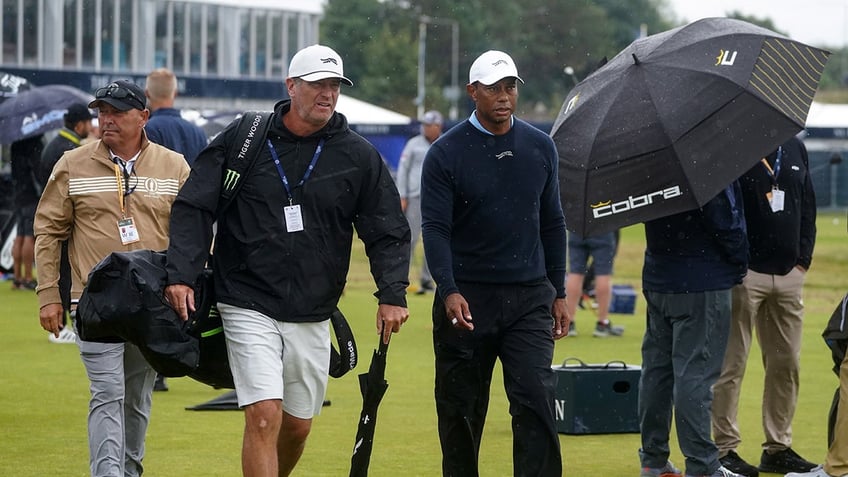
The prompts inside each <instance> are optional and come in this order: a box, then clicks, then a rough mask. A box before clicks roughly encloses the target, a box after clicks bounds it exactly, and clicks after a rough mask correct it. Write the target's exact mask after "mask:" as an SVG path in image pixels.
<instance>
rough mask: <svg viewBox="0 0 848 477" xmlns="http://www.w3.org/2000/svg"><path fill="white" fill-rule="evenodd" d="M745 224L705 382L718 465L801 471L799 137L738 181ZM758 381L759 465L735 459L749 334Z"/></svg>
mask: <svg viewBox="0 0 848 477" xmlns="http://www.w3.org/2000/svg"><path fill="white" fill-rule="evenodd" d="M739 184H740V185H741V186H742V196H743V198H744V200H745V220H746V222H747V223H748V247H749V248H748V251H749V253H748V255H749V261H748V273H747V275H745V279H744V280H743V281H742V284H741V285H738V286H736V287H734V288H733V320H732V322H731V326H730V337H729V338H728V342H727V353H726V354H725V356H724V365H723V366H722V371H721V376H720V377H719V379H718V381H716V384H715V386H714V387H713V393H714V395H715V397H714V398H713V436H714V438H715V442H716V445H717V446H718V449H719V455H720V456H721V461H722V464H724V466H725V467H727V468H728V469H730V470H732V471H734V472H736V473H738V474H740V475H744V476H746V477H756V476H757V475H759V472H775V473H781V474H783V473H786V472H807V471H809V470H810V469H812V468H814V467H815V466H816V465H815V464H814V463H812V462H809V461H807V460H806V459H804V458H803V457H801V456H799V455H798V454H796V453H795V451H793V450H792V418H793V416H794V415H795V407H796V405H797V403H798V384H799V380H798V372H799V368H800V364H801V363H800V361H801V338H802V336H803V331H804V330H803V326H804V302H803V300H802V299H801V293H802V289H803V287H804V278H805V276H806V273H807V270H808V269H809V268H810V263H811V262H812V260H813V248H814V246H815V243H816V196H815V192H814V191H813V182H812V180H811V179H810V172H809V160H808V158H807V149H806V148H805V147H804V143H802V142H801V140H799V139H798V138H796V137H793V138H791V139H790V140H788V141H786V142H785V143H783V144H782V145H781V146H780V147H778V148H777V150H775V151H773V152H772V153H771V154H769V155H768V156H767V157H764V158H763V159H762V161H761V162H760V163H759V164H757V165H755V166H754V167H752V168H751V169H750V170H749V171H748V172H746V173H745V174H744V175H743V176H742V177H741V178H740V179H739ZM753 331H756V333H757V341H758V342H759V343H760V352H761V354H762V362H763V368H764V371H765V383H764V392H763V400H762V417H763V419H762V425H763V433H764V434H765V441H764V442H763V444H762V447H763V452H762V456H761V457H760V466H759V469H757V467H754V466H753V465H751V464H748V463H747V462H745V460H744V459H742V458H741V457H739V455H738V454H737V453H736V449H737V448H738V447H739V444H741V443H742V436H741V433H740V432H739V423H738V421H737V412H738V410H739V395H740V392H741V390H742V378H743V377H744V375H745V368H746V365H747V362H748V352H749V351H750V349H751V337H752V332H753Z"/></svg>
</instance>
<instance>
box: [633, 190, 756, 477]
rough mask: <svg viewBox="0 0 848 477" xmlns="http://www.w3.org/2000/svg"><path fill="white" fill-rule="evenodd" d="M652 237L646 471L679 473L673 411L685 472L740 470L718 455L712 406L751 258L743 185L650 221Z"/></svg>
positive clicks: (646, 275) (647, 285) (645, 282)
mask: <svg viewBox="0 0 848 477" xmlns="http://www.w3.org/2000/svg"><path fill="white" fill-rule="evenodd" d="M645 238H646V241H647V248H646V250H645V263H644V266H643V268H642V288H643V291H644V294H645V299H646V301H647V303H648V311H647V315H648V316H647V327H646V330H645V337H644V339H643V341H642V375H641V379H640V383H639V389H640V394H639V422H640V426H639V427H640V432H641V434H642V448H641V449H640V450H639V456H640V459H641V462H642V468H643V470H642V476H643V477H659V476H679V475H680V474H679V472H674V471H673V466H671V464H670V463H669V462H668V454H669V448H668V441H669V432H670V430H671V416H672V411H673V414H674V419H675V423H676V427H677V437H678V439H677V440H678V443H679V444H680V448H681V451H682V452H683V455H684V456H686V475H687V476H710V477H738V474H735V473H733V472H731V471H729V470H727V469H726V468H724V467H723V466H721V463H720V462H719V459H718V448H717V447H716V445H715V443H714V442H713V440H712V439H711V437H710V430H711V428H710V425H711V416H710V405H711V401H712V390H711V387H712V385H713V384H714V383H715V382H716V380H717V379H718V376H719V373H720V372H721V365H722V361H723V358H724V351H725V348H726V346H727V336H728V333H729V329H730V318H731V310H730V299H731V289H732V288H733V286H734V285H736V284H738V283H740V282H741V281H742V277H743V276H745V271H746V269H747V265H748V260H747V254H748V240H747V236H746V234H745V216H744V212H743V209H742V194H741V191H740V188H739V184H738V183H737V182H734V183H733V184H731V185H730V186H728V187H727V188H726V189H725V190H724V191H722V192H720V193H719V194H718V195H717V196H716V197H715V198H713V199H712V200H711V201H709V202H708V203H707V204H706V205H704V206H703V207H701V208H699V209H695V210H691V211H688V212H682V213H679V214H675V215H671V216H668V217H664V218H660V219H655V220H651V221H648V222H646V223H645Z"/></svg>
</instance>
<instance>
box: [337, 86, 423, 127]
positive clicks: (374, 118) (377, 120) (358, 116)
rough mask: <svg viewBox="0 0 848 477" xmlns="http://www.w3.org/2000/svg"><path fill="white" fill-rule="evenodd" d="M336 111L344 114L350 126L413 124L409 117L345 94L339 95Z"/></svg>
mask: <svg viewBox="0 0 848 477" xmlns="http://www.w3.org/2000/svg"><path fill="white" fill-rule="evenodd" d="M336 111H338V112H340V113H342V114H344V115H345V117H347V122H348V123H350V124H384V125H393V124H409V123H411V122H412V119H411V118H410V117H409V116H404V115H403V114H400V113H396V112H394V111H392V110H390V109H386V108H381V107H380V106H377V105H374V104H371V103H366V102H365V101H360V100H358V99H356V98H352V97H350V96H345V95H343V94H341V95H339V100H338V102H337V103H336Z"/></svg>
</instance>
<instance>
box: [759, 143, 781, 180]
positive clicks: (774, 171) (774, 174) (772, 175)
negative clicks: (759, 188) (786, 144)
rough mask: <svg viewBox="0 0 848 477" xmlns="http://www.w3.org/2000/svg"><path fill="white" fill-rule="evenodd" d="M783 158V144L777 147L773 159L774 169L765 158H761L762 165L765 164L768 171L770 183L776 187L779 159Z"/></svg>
mask: <svg viewBox="0 0 848 477" xmlns="http://www.w3.org/2000/svg"><path fill="white" fill-rule="evenodd" d="M782 158H783V146H780V147H778V148H777V158H776V159H775V160H774V169H772V168H771V166H770V165H769V163H768V161H767V160H766V158H765V157H764V158H762V159H761V161H762V163H763V165H764V166H766V170H767V171H768V173H769V177H770V178H771V183H772V184H773V185H774V186H775V187H776V186H777V176H779V175H780V159H782Z"/></svg>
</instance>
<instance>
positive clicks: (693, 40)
mask: <svg viewBox="0 0 848 477" xmlns="http://www.w3.org/2000/svg"><path fill="white" fill-rule="evenodd" d="M828 55H829V53H828V52H826V51H823V50H820V49H817V48H812V47H809V46H806V45H803V44H801V43H798V42H796V41H792V40H790V39H788V38H786V37H783V36H781V35H779V34H777V33H774V32H772V31H770V30H767V29H764V28H760V27H758V26H754V25H752V24H750V23H746V22H743V21H740V20H734V19H729V18H708V19H703V20H699V21H696V22H694V23H691V24H689V25H686V26H683V27H679V28H675V29H673V30H669V31H666V32H663V33H659V34H656V35H652V36H648V37H645V38H641V39H639V40H636V41H635V42H633V43H632V44H631V45H630V46H628V47H627V48H625V49H624V50H623V51H622V52H621V53H619V54H618V55H617V56H616V57H615V58H613V59H612V60H611V61H610V62H609V63H607V64H605V65H604V66H602V67H601V68H600V69H599V70H597V71H595V72H594V73H593V74H591V75H590V76H588V77H587V78H586V79H584V80H583V81H582V82H580V83H578V84H577V85H576V86H575V88H574V89H573V90H572V91H571V92H570V93H569V95H568V97H567V98H566V100H565V102H564V103H563V106H562V110H561V111H560V114H559V116H558V117H557V120H556V122H555V123H554V127H553V129H552V132H551V136H552V137H553V139H554V142H555V143H556V146H557V151H558V152H559V157H560V163H559V173H560V188H561V191H562V203H563V210H564V212H565V217H566V224H567V226H568V229H569V230H571V231H573V232H576V233H578V234H580V235H583V236H590V235H596V234H600V233H603V232H607V231H610V230H615V229H617V228H619V227H623V226H626V225H630V224H634V223H637V222H643V221H647V220H651V219H655V218H659V217H663V216H666V215H671V214H675V213H678V212H683V211H685V210H690V209H693V208H697V207H700V206H702V205H704V204H705V203H707V202H708V201H709V200H710V199H711V198H713V197H714V196H715V195H716V194H717V193H718V192H719V191H721V190H722V189H723V188H724V187H726V186H727V185H728V184H729V183H731V182H733V181H734V180H736V179H737V178H738V177H739V176H741V175H742V174H743V173H744V172H745V171H746V170H748V169H749V168H751V167H752V166H753V165H754V163H756V162H757V161H758V160H759V159H760V158H761V157H763V156H765V155H766V154H768V153H769V152H771V151H773V150H774V149H776V148H777V146H779V145H780V144H781V143H783V142H784V141H785V140H787V139H789V138H790V137H791V136H792V135H794V134H796V133H797V132H799V131H800V130H801V129H803V127H804V122H805V121H806V118H807V113H808V111H809V108H810V104H811V102H812V100H813V96H814V94H815V91H816V88H817V87H818V81H819V79H820V77H821V73H822V70H823V69H824V66H825V63H826V61H827V57H828Z"/></svg>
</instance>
